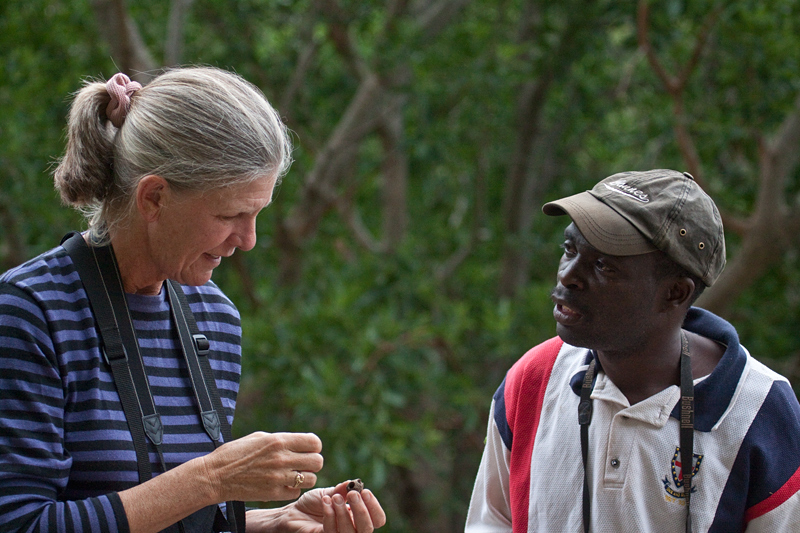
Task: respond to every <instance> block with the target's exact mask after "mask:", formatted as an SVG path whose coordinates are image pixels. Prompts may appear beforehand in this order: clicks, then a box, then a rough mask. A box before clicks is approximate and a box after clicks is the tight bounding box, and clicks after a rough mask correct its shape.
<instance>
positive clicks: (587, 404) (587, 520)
mask: <svg viewBox="0 0 800 533" xmlns="http://www.w3.org/2000/svg"><path fill="white" fill-rule="evenodd" d="M596 363H597V361H596V360H595V358H594V357H592V360H591V361H590V362H589V368H588V369H586V374H584V376H583V385H581V401H580V403H579V404H578V424H580V426H581V456H582V458H583V531H584V532H585V533H589V529H590V525H591V522H592V511H591V506H592V496H591V493H590V492H589V474H588V469H589V464H588V461H589V424H591V423H592V409H593V408H592V389H593V388H594V383H593V381H594V370H595V366H596Z"/></svg>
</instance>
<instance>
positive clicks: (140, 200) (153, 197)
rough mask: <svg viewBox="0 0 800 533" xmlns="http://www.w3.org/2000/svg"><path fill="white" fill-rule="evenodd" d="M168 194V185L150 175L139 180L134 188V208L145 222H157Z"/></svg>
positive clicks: (162, 179) (157, 177)
mask: <svg viewBox="0 0 800 533" xmlns="http://www.w3.org/2000/svg"><path fill="white" fill-rule="evenodd" d="M170 192H171V191H170V188H169V183H167V180H165V179H164V178H162V177H161V176H157V175H155V174H150V175H149V176H145V177H143V178H142V179H140V180H139V184H138V185H137V186H136V207H137V209H138V210H139V213H140V214H141V215H142V218H144V220H145V221H146V222H153V221H155V220H158V217H159V215H160V214H161V209H162V208H163V207H164V206H165V205H166V203H167V201H168V199H169V196H170Z"/></svg>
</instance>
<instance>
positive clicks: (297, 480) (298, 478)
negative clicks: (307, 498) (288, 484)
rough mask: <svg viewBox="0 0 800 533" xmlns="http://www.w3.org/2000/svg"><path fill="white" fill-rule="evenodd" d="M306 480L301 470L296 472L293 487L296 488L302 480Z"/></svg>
mask: <svg viewBox="0 0 800 533" xmlns="http://www.w3.org/2000/svg"><path fill="white" fill-rule="evenodd" d="M305 480H306V476H304V475H303V473H302V472H298V473H297V475H295V476H294V485H292V488H293V489H296V488H297V487H299V486H300V485H302V484H303V481H305Z"/></svg>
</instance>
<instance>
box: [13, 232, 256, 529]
mask: <svg viewBox="0 0 800 533" xmlns="http://www.w3.org/2000/svg"><path fill="white" fill-rule="evenodd" d="M184 291H185V293H186V297H187V299H188V301H189V304H190V306H191V308H192V311H193V313H194V315H195V318H196V320H197V325H198V328H199V329H200V331H201V332H202V333H204V334H205V335H206V336H207V337H208V339H209V342H210V344H211V355H210V363H211V367H212V369H213V371H214V374H215V375H214V377H215V378H216V383H217V387H218V389H219V392H220V396H221V399H222V403H223V406H224V407H225V410H226V415H227V417H228V421H229V422H230V423H232V422H233V412H234V408H235V406H236V395H237V392H238V389H239V375H240V372H241V326H240V322H239V314H238V311H237V310H236V308H235V307H234V305H233V304H232V303H231V302H230V300H228V298H226V297H225V295H224V294H223V293H222V292H221V291H220V290H219V288H218V287H217V286H216V285H215V284H214V283H212V282H209V283H207V284H206V285H203V286H200V287H190V286H184ZM164 293H165V291H164V290H162V292H161V294H160V295H158V296H142V295H132V294H127V295H126V297H127V299H128V305H129V308H130V312H131V317H132V319H133V324H134V328H135V330H136V334H137V337H138V340H139V346H140V351H141V355H142V359H143V361H144V366H145V369H146V372H147V375H148V379H149V383H150V390H151V393H152V396H153V400H154V403H155V405H156V410H157V412H158V413H159V414H160V415H161V419H162V423H163V425H164V440H163V444H162V451H163V453H164V459H165V461H166V463H167V468H172V467H174V466H177V465H179V464H181V463H184V462H186V461H188V460H190V459H193V458H195V457H198V456H201V455H205V454H207V453H209V452H210V451H212V450H213V449H214V446H213V443H212V442H211V439H210V437H209V436H208V435H207V434H206V433H205V432H204V431H203V427H202V424H201V422H200V416H199V409H198V407H197V406H196V400H195V398H194V392H193V390H192V385H191V381H190V380H189V377H188V371H187V368H186V363H185V361H184V359H183V354H182V352H181V349H180V341H179V340H178V335H177V331H176V330H175V328H174V325H173V323H172V321H171V314H170V307H169V302H168V300H166V298H165V296H164ZM99 345H100V341H99V338H98V336H97V331H96V329H95V322H94V318H93V316H92V312H91V309H90V307H89V302H88V299H87V296H86V293H85V291H84V289H83V285H82V284H81V282H80V278H79V277H78V273H77V271H76V270H75V267H74V265H73V264H72V261H71V259H70V258H69V256H68V255H67V253H66V252H65V251H64V249H63V248H61V247H58V248H55V249H53V250H51V251H49V252H46V253H44V254H42V255H41V256H39V257H36V258H34V259H32V260H30V261H28V262H27V263H25V264H23V265H21V266H19V267H17V268H14V269H12V270H10V271H8V272H6V273H5V274H3V275H2V276H0V413H1V414H0V531H55V530H58V531H76V532H80V531H96V532H117V531H119V532H125V531H128V523H127V519H126V517H125V513H124V510H123V507H122V504H121V502H120V499H119V496H118V495H117V492H118V491H121V490H125V489H128V488H130V487H133V486H134V485H136V484H137V483H138V471H137V465H136V452H135V451H134V447H133V442H132V440H131V434H130V431H129V430H128V425H127V421H126V418H125V413H124V412H123V410H122V405H121V404H120V400H119V395H118V394H117V389H116V387H115V385H114V380H113V378H112V376H111V373H110V368H109V366H108V365H107V364H106V363H105V361H104V360H103V357H102V355H101V352H100V349H99ZM148 445H149V446H150V461H151V463H152V468H153V473H154V475H157V474H158V473H159V472H161V471H162V468H161V465H160V462H159V460H158V456H157V454H156V451H155V448H154V447H153V446H152V444H150V443H148Z"/></svg>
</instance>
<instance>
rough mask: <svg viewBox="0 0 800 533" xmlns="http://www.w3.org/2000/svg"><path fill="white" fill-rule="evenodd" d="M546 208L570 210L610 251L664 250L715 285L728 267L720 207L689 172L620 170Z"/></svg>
mask: <svg viewBox="0 0 800 533" xmlns="http://www.w3.org/2000/svg"><path fill="white" fill-rule="evenodd" d="M542 211H543V212H544V213H545V214H546V215H550V216H560V215H569V217H570V218H571V219H572V221H573V222H574V223H575V225H576V226H577V227H578V230H580V232H581V233H582V234H583V236H584V237H585V238H586V240H587V241H589V244H591V245H592V246H593V247H595V248H597V249H598V250H600V251H601V252H603V253H606V254H609V255H639V254H645V253H649V252H652V251H655V250H661V251H662V252H664V253H665V254H666V255H667V256H668V257H670V258H671V259H672V260H673V261H675V262H676V263H678V264H679V265H681V266H682V267H684V268H685V269H686V270H687V271H688V272H690V273H691V274H694V275H696V276H698V277H699V278H700V279H702V280H703V283H705V284H706V285H707V286H709V287H710V286H711V285H712V284H713V283H714V282H715V281H716V280H717V278H718V277H719V275H720V274H721V273H722V270H723V269H724V268H725V235H724V233H723V229H722V218H721V217H720V214H719V210H718V209H717V206H716V205H715V204H714V201H713V200H712V199H711V197H710V196H708V195H707V194H706V193H705V192H704V191H703V190H702V189H701V188H700V186H699V185H697V183H696V182H695V181H694V178H693V177H692V175H691V174H689V173H688V172H677V171H675V170H664V169H657V170H648V171H644V172H638V171H636V172H620V173H618V174H614V175H613V176H609V177H607V178H606V179H604V180H602V181H601V182H600V183H598V184H597V185H595V186H594V188H592V190H590V191H586V192H582V193H579V194H575V195H572V196H568V197H566V198H562V199H560V200H556V201H553V202H548V203H546V204H545V205H544V206H543V207H542Z"/></svg>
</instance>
